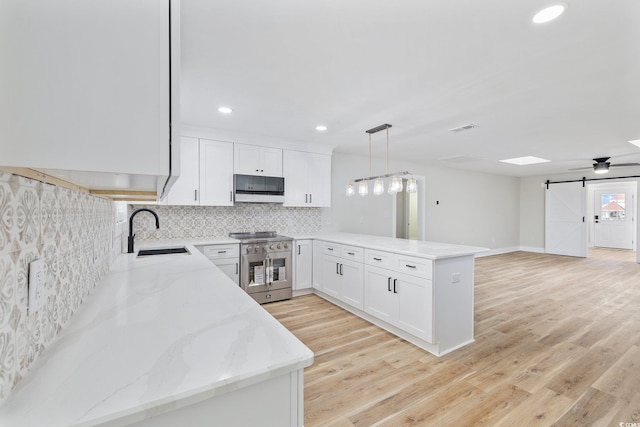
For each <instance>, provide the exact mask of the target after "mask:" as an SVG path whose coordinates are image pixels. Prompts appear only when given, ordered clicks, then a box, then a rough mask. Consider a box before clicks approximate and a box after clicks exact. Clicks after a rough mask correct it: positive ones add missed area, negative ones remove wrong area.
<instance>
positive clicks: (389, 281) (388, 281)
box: [387, 277, 391, 292]
mask: <svg viewBox="0 0 640 427" xmlns="http://www.w3.org/2000/svg"><path fill="white" fill-rule="evenodd" d="M387 291H389V292H391V277H387Z"/></svg>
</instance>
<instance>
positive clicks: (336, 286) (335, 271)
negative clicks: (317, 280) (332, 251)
mask: <svg viewBox="0 0 640 427" xmlns="http://www.w3.org/2000/svg"><path fill="white" fill-rule="evenodd" d="M341 283H342V280H340V258H338V257H334V256H330V255H325V256H323V257H322V291H323V292H324V293H326V294H327V295H331V296H332V297H334V298H338V295H339V294H340V284H341Z"/></svg>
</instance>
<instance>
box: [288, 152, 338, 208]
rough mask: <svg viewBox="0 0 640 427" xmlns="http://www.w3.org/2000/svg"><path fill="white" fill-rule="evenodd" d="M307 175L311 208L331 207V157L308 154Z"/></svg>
mask: <svg viewBox="0 0 640 427" xmlns="http://www.w3.org/2000/svg"><path fill="white" fill-rule="evenodd" d="M307 174H308V180H307V182H308V186H307V192H308V193H309V206H316V207H329V206H331V156H328V155H326V154H312V153H308V162H307ZM285 183H286V180H285ZM285 195H286V193H285Z"/></svg>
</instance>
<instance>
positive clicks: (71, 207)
mask: <svg viewBox="0 0 640 427" xmlns="http://www.w3.org/2000/svg"><path fill="white" fill-rule="evenodd" d="M115 230H116V226H115V214H114V209H113V203H112V202H111V201H109V200H105V199H102V198H98V197H94V196H91V195H89V194H86V193H83V192H77V191H72V190H69V189H66V188H61V187H56V186H53V185H49V184H44V183H41V182H38V181H34V180H31V179H27V178H23V177H19V176H16V175H12V174H9V173H6V172H2V171H0V401H1V400H3V399H4V398H6V397H7V395H8V394H9V392H10V391H11V390H12V389H13V387H15V385H16V384H17V383H18V381H20V379H21V378H23V377H24V376H25V374H26V373H27V372H28V371H29V368H30V366H31V365H32V364H33V362H34V361H35V360H36V359H37V358H38V356H40V355H41V354H42V353H43V352H44V351H45V349H46V348H47V346H48V345H49V344H50V343H51V341H52V340H53V339H54V337H55V336H56V335H57V333H58V332H59V331H60V330H61V328H62V327H64V325H65V324H66V323H67V322H68V321H69V318H70V317H71V315H72V314H73V313H74V312H75V311H76V309H77V308H78V307H79V306H80V304H82V302H83V301H84V300H85V298H86V297H87V295H88V294H89V293H90V292H91V290H92V289H93V288H94V287H95V285H96V283H97V282H98V281H99V280H100V279H101V278H102V277H103V276H104V275H105V274H106V273H107V271H108V270H109V268H110V267H111V264H112V262H113V261H114V260H115V257H116V256H117V254H118V253H119V252H120V245H119V244H117V245H116V246H115V247H114V245H113V243H114V238H116V236H115V235H114V234H115ZM117 239H118V243H119V236H117ZM94 248H95V251H96V254H95V255H96V257H97V258H96V260H95V262H94V259H93V258H94ZM39 258H44V260H45V275H46V282H45V287H46V294H47V302H46V303H45V305H44V307H42V308H41V309H40V310H39V311H37V312H35V313H28V312H27V301H28V288H27V285H28V282H27V280H28V271H29V262H31V261H33V260H35V259H39Z"/></svg>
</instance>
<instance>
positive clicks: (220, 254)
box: [202, 244, 240, 259]
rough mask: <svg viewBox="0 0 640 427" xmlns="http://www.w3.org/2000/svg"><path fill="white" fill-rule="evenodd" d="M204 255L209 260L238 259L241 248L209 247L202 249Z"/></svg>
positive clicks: (234, 245) (229, 246) (231, 245)
mask: <svg viewBox="0 0 640 427" xmlns="http://www.w3.org/2000/svg"><path fill="white" fill-rule="evenodd" d="M202 253H204V256H206V257H207V258H209V259H218V258H237V257H238V256H240V247H239V245H238V244H230V245H209V246H204V247H203V248H202Z"/></svg>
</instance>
